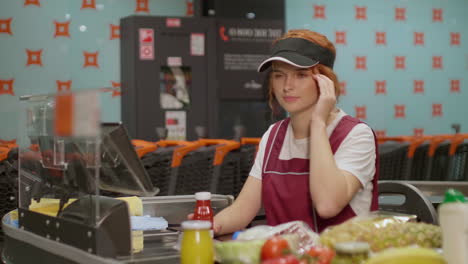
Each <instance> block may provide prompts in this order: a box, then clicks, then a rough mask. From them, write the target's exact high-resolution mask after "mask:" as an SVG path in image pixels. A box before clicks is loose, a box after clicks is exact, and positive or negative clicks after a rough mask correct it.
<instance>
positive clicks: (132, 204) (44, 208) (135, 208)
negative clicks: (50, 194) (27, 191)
mask: <svg viewBox="0 0 468 264" xmlns="http://www.w3.org/2000/svg"><path fill="white" fill-rule="evenodd" d="M116 199H119V200H122V201H124V202H126V203H127V206H128V210H129V213H130V215H134V216H141V215H143V203H142V201H141V199H140V197H137V196H130V197H118V198H116ZM74 201H76V199H75V198H72V199H70V200H69V201H68V203H66V204H65V205H64V207H63V208H66V207H67V206H68V205H70V204H71V203H73V202H74ZM59 205H60V200H59V199H54V198H41V201H40V202H36V201H35V200H31V205H30V206H29V210H31V211H33V212H37V213H41V214H45V215H50V216H56V215H57V212H58V210H59Z"/></svg>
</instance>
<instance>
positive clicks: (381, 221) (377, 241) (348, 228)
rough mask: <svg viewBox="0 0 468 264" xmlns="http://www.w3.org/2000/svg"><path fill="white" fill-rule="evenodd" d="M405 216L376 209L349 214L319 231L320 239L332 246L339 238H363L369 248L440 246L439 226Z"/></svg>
mask: <svg viewBox="0 0 468 264" xmlns="http://www.w3.org/2000/svg"><path fill="white" fill-rule="evenodd" d="M408 219H410V218H408ZM408 219H406V220H408ZM406 220H405V218H402V217H400V216H396V217H394V216H390V215H381V214H379V213H378V212H377V213H371V214H369V215H367V216H359V217H353V218H351V219H349V220H347V221H345V222H344V223H342V224H339V225H336V226H331V227H329V228H327V229H325V230H324V231H323V232H322V233H321V235H320V242H321V243H322V244H323V245H325V246H328V247H332V248H333V247H334V245H335V244H336V243H339V242H367V243H369V246H370V248H371V251H373V252H377V251H381V250H383V249H386V248H391V247H405V246H409V245H418V246H420V247H427V248H439V247H440V246H441V244H442V232H441V229H440V227H439V226H436V225H431V224H426V223H414V222H407V221H406Z"/></svg>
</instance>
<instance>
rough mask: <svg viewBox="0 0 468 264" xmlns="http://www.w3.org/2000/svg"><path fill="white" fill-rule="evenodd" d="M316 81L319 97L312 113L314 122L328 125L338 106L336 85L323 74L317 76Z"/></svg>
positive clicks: (315, 76)
mask: <svg viewBox="0 0 468 264" xmlns="http://www.w3.org/2000/svg"><path fill="white" fill-rule="evenodd" d="M314 79H315V80H316V81H317V85H318V89H319V96H318V100H317V103H316V105H315V108H314V112H313V113H312V120H317V121H323V122H325V123H326V122H327V119H328V116H329V115H330V113H331V112H332V111H333V109H334V108H335V105H336V94H335V85H334V84H333V81H332V80H330V78H328V77H327V76H325V75H323V74H315V75H314Z"/></svg>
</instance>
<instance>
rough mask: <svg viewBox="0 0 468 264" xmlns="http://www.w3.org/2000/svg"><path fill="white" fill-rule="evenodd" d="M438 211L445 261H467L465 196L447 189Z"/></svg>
mask: <svg viewBox="0 0 468 264" xmlns="http://www.w3.org/2000/svg"><path fill="white" fill-rule="evenodd" d="M438 211H439V224H440V227H441V228H442V249H443V255H444V257H445V259H446V260H447V263H448V264H466V263H468V250H467V249H468V203H467V202H466V200H465V196H464V195H463V194H462V193H461V192H459V191H457V190H454V189H449V190H447V192H446V193H445V199H444V202H443V203H442V204H441V205H439V207H438Z"/></svg>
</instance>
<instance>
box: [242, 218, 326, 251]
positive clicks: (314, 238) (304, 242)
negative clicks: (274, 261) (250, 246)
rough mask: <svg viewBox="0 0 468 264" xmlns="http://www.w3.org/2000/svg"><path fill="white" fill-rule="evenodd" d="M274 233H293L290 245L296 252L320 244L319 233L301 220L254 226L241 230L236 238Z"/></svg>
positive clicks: (264, 235)
mask: <svg viewBox="0 0 468 264" xmlns="http://www.w3.org/2000/svg"><path fill="white" fill-rule="evenodd" d="M275 235H283V236H284V235H294V236H292V237H291V238H290V239H291V241H290V246H291V249H293V251H294V252H295V253H297V254H305V253H306V252H307V251H308V250H309V249H310V248H311V247H313V246H317V245H319V244H320V237H319V235H318V234H317V233H315V232H314V231H312V229H310V227H309V226H308V225H307V224H306V223H305V222H302V221H292V222H287V223H284V224H281V225H277V226H266V225H260V226H255V227H252V228H249V229H247V230H246V231H243V232H241V233H240V234H239V235H238V236H237V239H238V240H252V239H267V238H269V237H272V236H275ZM292 238H294V239H292ZM292 240H294V241H292Z"/></svg>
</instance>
